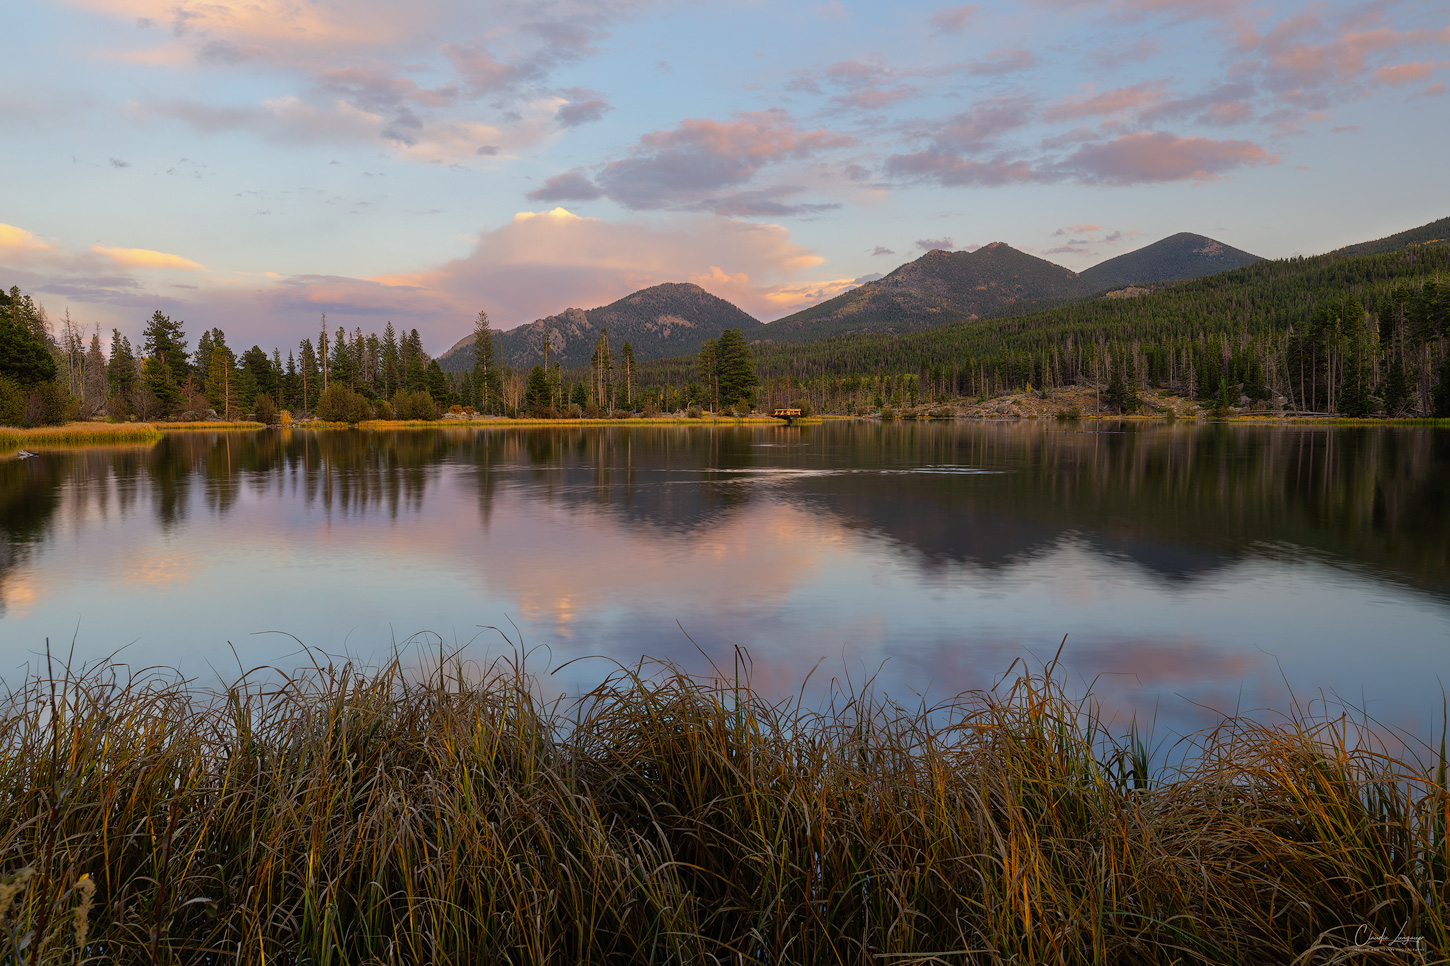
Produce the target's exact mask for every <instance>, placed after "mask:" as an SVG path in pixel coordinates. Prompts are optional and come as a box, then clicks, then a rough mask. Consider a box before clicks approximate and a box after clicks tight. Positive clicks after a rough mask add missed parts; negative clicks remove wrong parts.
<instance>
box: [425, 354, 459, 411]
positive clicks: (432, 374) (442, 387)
mask: <svg viewBox="0 0 1450 966" xmlns="http://www.w3.org/2000/svg"><path fill="white" fill-rule="evenodd" d="M427 389H428V394H429V395H430V396H432V397H433V400H434V401H435V402H436V403H437V404H438V405H440V406H442V407H443V408H444V409H447V408H448V407H449V406H452V405H454V404H455V402H457V400H456V399H455V396H456V395H457V394H456V393H454V391H453V386H452V385H451V384H450V383H449V382H448V377H447V376H446V375H444V373H443V367H442V366H440V365H439V364H438V360H437V359H434V360H433V361H431V362H429V363H428V385H427Z"/></svg>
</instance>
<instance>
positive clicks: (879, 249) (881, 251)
mask: <svg viewBox="0 0 1450 966" xmlns="http://www.w3.org/2000/svg"><path fill="white" fill-rule="evenodd" d="M871 254H872V255H895V254H896V251H895V250H894V249H891V248H887V247H886V246H884V245H877V246H876V247H875V248H873V249H871Z"/></svg>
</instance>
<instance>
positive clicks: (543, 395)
mask: <svg viewBox="0 0 1450 966" xmlns="http://www.w3.org/2000/svg"><path fill="white" fill-rule="evenodd" d="M524 408H525V409H526V410H528V413H529V415H530V416H536V417H544V416H547V415H549V408H550V407H549V377H548V376H547V375H546V374H545V373H544V367H543V366H534V368H533V370H532V371H530V372H529V382H528V386H527V387H525V389H524Z"/></svg>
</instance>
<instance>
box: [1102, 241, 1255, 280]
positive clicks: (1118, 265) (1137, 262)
mask: <svg viewBox="0 0 1450 966" xmlns="http://www.w3.org/2000/svg"><path fill="white" fill-rule="evenodd" d="M1257 261H1259V256H1257V255H1251V254H1249V253H1248V252H1246V251H1241V250H1240V249H1237V248H1234V247H1233V246H1232V245H1225V244H1224V243H1223V242H1220V241H1214V240H1213V239H1212V238H1208V237H1205V236H1204V235H1195V234H1193V233H1192V232H1186V231H1181V232H1179V233H1178V234H1176V235H1169V236H1168V237H1167V238H1164V239H1162V240H1161V241H1156V242H1154V243H1153V244H1151V245H1145V246H1144V247H1142V248H1139V249H1138V250H1136V251H1131V252H1128V253H1127V254H1126V255H1119V256H1118V257H1116V258H1110V259H1108V260H1107V261H1105V262H1099V263H1098V264H1096V265H1094V266H1093V267H1092V268H1089V269H1084V270H1083V271H1082V272H1081V273H1080V275H1081V277H1082V279H1083V281H1085V282H1087V283H1088V284H1089V285H1091V286H1092V287H1093V288H1094V289H1098V290H1102V289H1106V288H1114V287H1116V286H1119V285H1132V284H1135V283H1136V284H1139V285H1143V284H1147V285H1152V284H1156V283H1159V282H1173V281H1179V280H1182V279H1185V278H1202V277H1203V276H1204V275H1216V274H1217V273H1219V272H1227V271H1228V270H1229V269H1233V268H1238V267H1240V266H1242V265H1250V264H1252V263H1254V262H1257Z"/></svg>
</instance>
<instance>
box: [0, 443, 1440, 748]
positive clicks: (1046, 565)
mask: <svg viewBox="0 0 1450 966" xmlns="http://www.w3.org/2000/svg"><path fill="white" fill-rule="evenodd" d="M0 541H3V542H0V607H3V610H0V677H3V678H5V679H7V680H16V679H18V678H19V677H20V676H22V675H23V673H24V670H25V669H26V668H27V667H29V668H32V669H33V668H34V667H35V666H36V662H37V660H38V658H37V656H38V655H43V653H44V650H45V647H46V640H47V638H48V639H49V641H50V647H51V649H52V651H54V652H57V653H59V654H62V655H64V654H66V653H68V652H70V651H71V650H72V649H74V654H75V660H76V661H77V662H80V661H96V660H99V659H101V658H103V657H105V656H106V655H108V654H112V653H113V652H117V659H118V660H122V661H124V662H126V663H128V664H130V665H132V666H133V667H144V666H148V665H165V666H169V667H175V668H179V669H181V670H182V671H183V672H185V673H186V674H189V675H194V676H196V677H197V678H198V679H200V680H202V681H206V680H215V678H216V677H217V676H221V677H222V678H234V677H235V676H236V675H237V673H238V668H239V666H240V667H246V668H251V667H253V666H257V665H271V666H276V667H280V668H282V669H284V670H285V669H291V668H293V667H296V666H297V665H298V664H299V663H307V662H308V661H309V660H311V659H313V658H315V659H318V660H327V657H326V656H325V655H346V656H351V657H353V658H356V659H358V660H361V661H363V662H369V663H371V662H377V661H381V660H384V659H386V658H387V657H388V656H389V655H390V654H391V653H392V652H393V651H394V649H395V648H401V649H402V650H403V652H404V654H405V655H407V659H409V660H423V657H422V655H423V654H427V653H433V654H436V652H437V649H438V646H439V642H440V641H441V642H442V644H443V646H444V647H445V648H448V649H451V648H454V647H462V648H463V649H464V650H463V656H464V657H465V658H467V659H470V660H477V661H486V660H488V659H489V658H490V657H493V656H497V655H500V654H512V653H513V645H517V644H518V643H520V642H522V645H523V646H524V647H525V648H530V649H533V650H532V652H531V656H530V658H529V666H530V667H533V668H534V669H536V670H540V671H544V670H548V669H550V668H559V667H561V666H562V665H565V664H566V662H570V661H572V660H573V659H575V658H581V657H590V656H596V659H594V660H585V661H577V662H575V663H572V664H568V666H567V667H563V670H561V671H560V672H559V673H557V674H555V675H552V676H550V677H548V678H547V679H546V681H545V684H544V686H545V687H546V689H549V688H551V689H557V690H560V691H574V690H577V689H580V688H586V689H587V688H588V687H590V686H591V685H592V684H593V683H594V682H597V681H598V680H599V679H600V678H601V677H603V676H604V675H605V674H606V673H608V672H609V670H610V669H611V667H613V665H612V664H610V663H609V661H610V660H612V661H617V662H621V663H624V664H633V663H634V662H636V661H638V660H639V659H640V657H641V656H644V655H648V656H651V657H655V658H662V659H666V660H669V661H673V662H676V663H677V664H679V665H680V666H681V667H683V668H685V669H686V670H689V671H691V672H693V673H706V672H708V671H709V669H710V666H711V665H710V661H713V662H715V663H716V664H717V665H718V666H719V667H720V668H722V669H723V670H725V671H726V672H727V673H733V670H732V669H733V667H734V664H735V660H736V653H737V652H736V648H737V647H739V648H743V649H744V653H746V654H748V656H749V659H750V663H751V674H752V682H753V684H754V685H755V686H756V687H757V688H758V689H761V690H763V691H765V692H767V693H769V694H771V695H777V696H781V697H785V696H790V695H794V694H795V693H796V692H797V691H798V690H800V689H801V688H802V685H803V682H805V681H806V679H807V676H808V675H811V677H810V683H809V684H808V685H806V691H807V693H808V694H810V695H814V696H817V697H818V696H819V695H821V694H822V693H824V691H825V690H826V689H827V688H828V687H829V685H830V682H831V681H832V680H833V679H835V680H838V681H841V682H845V681H848V680H849V681H850V682H852V683H853V684H854V685H855V686H859V685H860V684H861V683H862V682H863V681H865V680H866V679H868V678H873V677H874V684H873V686H874V688H875V689H876V690H877V691H878V692H882V693H885V694H888V695H890V696H891V697H893V698H895V699H897V700H900V701H904V702H909V703H912V704H915V703H917V702H918V701H920V700H926V701H927V702H933V701H936V700H940V699H942V698H944V697H949V696H951V695H953V694H955V693H957V692H959V691H963V690H967V689H972V688H982V687H990V686H992V685H993V684H994V683H995V682H996V681H997V680H999V678H1000V677H1001V676H1002V675H1003V674H1004V672H1007V671H1008V669H1009V666H1011V665H1012V662H1013V661H1014V660H1015V659H1018V658H1022V659H1024V660H1026V661H1027V662H1028V664H1029V666H1032V667H1035V668H1040V667H1041V666H1042V665H1043V664H1044V663H1045V662H1047V661H1050V660H1051V659H1052V657H1053V655H1054V654H1055V653H1056V652H1057V650H1058V646H1059V643H1060V642H1061V641H1062V638H1063V636H1064V635H1066V636H1067V643H1066V645H1065V647H1063V650H1062V660H1061V668H1062V673H1064V674H1065V675H1066V677H1067V680H1068V681H1069V682H1071V684H1072V686H1073V687H1074V688H1075V689H1076V690H1077V691H1078V692H1081V691H1083V690H1085V689H1086V688H1088V687H1091V688H1092V691H1093V692H1094V693H1095V694H1096V695H1097V696H1098V697H1099V698H1100V699H1101V700H1102V701H1103V702H1104V707H1105V708H1106V710H1107V711H1108V713H1109V714H1111V715H1113V717H1114V720H1115V721H1117V722H1118V723H1119V724H1120V725H1122V726H1126V722H1127V721H1128V720H1129V718H1130V717H1131V716H1133V715H1136V716H1137V718H1138V720H1139V722H1140V723H1142V724H1145V725H1146V724H1151V725H1152V727H1153V730H1154V733H1155V734H1156V735H1159V736H1164V735H1169V734H1172V733H1182V732H1185V731H1188V730H1192V729H1196V728H1200V727H1203V726H1205V725H1207V724H1211V723H1212V722H1213V721H1214V720H1215V715H1216V714H1217V713H1219V712H1234V711H1236V710H1237V711H1243V712H1256V711H1259V709H1266V708H1268V709H1276V710H1283V709H1285V708H1286V707H1287V705H1288V695H1289V693H1290V691H1291V690H1292V693H1293V694H1294V695H1295V696H1297V698H1298V700H1299V702H1300V703H1301V704H1304V705H1306V706H1313V707H1314V709H1316V710H1317V709H1318V708H1319V707H1320V706H1318V705H1314V704H1313V703H1314V702H1315V701H1318V700H1319V699H1320V697H1321V695H1327V696H1330V697H1331V698H1333V697H1336V696H1337V697H1338V698H1339V699H1342V700H1344V701H1346V702H1348V703H1349V704H1351V705H1353V706H1356V707H1362V708H1367V709H1368V710H1369V712H1370V713H1371V714H1372V715H1374V716H1375V717H1376V718H1377V719H1378V720H1379V721H1381V722H1383V723H1385V724H1387V725H1390V726H1394V727H1398V728H1403V729H1406V730H1408V731H1410V732H1412V733H1415V734H1421V735H1428V734H1431V733H1432V732H1433V733H1435V734H1438V733H1439V730H1440V729H1439V722H1440V720H1441V712H1442V708H1443V704H1442V701H1443V690H1442V687H1443V685H1444V683H1446V681H1447V679H1450V432H1446V431H1444V430H1431V429H1419V428H1399V427H1394V428H1372V429H1364V428H1331V427H1299V426H1277V427H1274V426H1245V425H1222V424H1217V425H1216V424H1205V425H1197V424H1186V423H1177V424H1142V423H1125V424H1113V423H1096V422H1094V423H1082V424H1073V423H1055V422H1054V423H1045V422H1037V421H1028V422H933V423H877V422H870V421H840V422H827V423H824V424H816V425H799V426H794V427H785V426H759V425H737V426H659V427H606V428H596V427H572V428H550V427H539V428H533V427H516V428H490V429H477V428H473V429H465V428H456V429H454V428H449V429H439V430H400V431H394V432H364V431H357V430H349V431H305V430H267V431H262V432H253V433H236V432H216V433H205V432H203V433H177V434H173V435H169V436H167V437H166V438H165V439H164V440H162V441H161V442H160V443H157V444H155V445H151V446H132V447H107V448H94V449H75V450H69V451H48V452H45V453H43V454H41V455H40V456H39V457H37V458H34V459H29V460H24V461H20V460H16V459H14V458H13V456H5V457H3V458H0ZM487 628H502V629H503V633H504V634H506V635H507V638H508V641H512V642H513V645H511V644H510V643H508V641H505V639H504V637H503V636H501V634H500V632H498V631H496V630H489V629H487ZM419 632H427V633H426V634H424V636H422V637H417V636H416V635H418V634H419ZM299 642H300V643H305V644H306V645H308V646H309V647H310V648H312V649H314V650H313V658H309V657H308V656H307V654H305V653H304V652H303V651H302V649H301V646H300V643H299ZM813 669H814V674H813V675H812V671H813ZM813 699H814V698H813Z"/></svg>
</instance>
